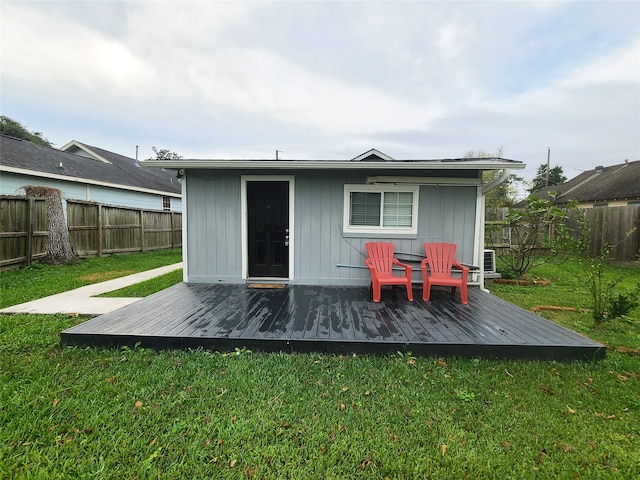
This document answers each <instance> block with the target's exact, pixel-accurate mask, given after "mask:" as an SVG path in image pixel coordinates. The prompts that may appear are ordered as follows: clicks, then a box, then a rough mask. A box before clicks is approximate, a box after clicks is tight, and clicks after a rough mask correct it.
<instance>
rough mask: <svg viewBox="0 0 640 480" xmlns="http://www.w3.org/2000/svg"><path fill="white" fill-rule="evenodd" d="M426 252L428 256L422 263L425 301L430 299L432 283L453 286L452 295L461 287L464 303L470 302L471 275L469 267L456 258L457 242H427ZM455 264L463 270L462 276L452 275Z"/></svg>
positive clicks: (423, 296) (423, 297) (425, 245)
mask: <svg viewBox="0 0 640 480" xmlns="http://www.w3.org/2000/svg"><path fill="white" fill-rule="evenodd" d="M424 253H425V254H426V256H427V258H425V259H424V260H423V261H422V263H420V269H421V270H422V281H423V284H422V299H423V300H424V301H425V302H427V301H429V297H430V296H431V286H432V285H444V286H449V287H451V294H452V295H453V294H455V293H456V287H460V296H461V297H462V303H463V304H465V305H466V304H468V303H469V299H468V295H467V277H468V276H469V268H468V267H465V266H463V265H462V264H461V263H460V262H457V261H456V260H455V255H456V244H455V243H425V244H424ZM427 265H428V266H429V272H427ZM453 266H456V267H458V268H459V269H460V270H462V276H461V277H460V278H458V277H453V276H452V274H451V269H452V267H453Z"/></svg>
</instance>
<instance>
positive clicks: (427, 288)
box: [422, 282, 431, 302]
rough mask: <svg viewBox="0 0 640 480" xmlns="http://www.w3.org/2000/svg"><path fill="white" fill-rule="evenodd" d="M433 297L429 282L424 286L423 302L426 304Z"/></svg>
mask: <svg viewBox="0 0 640 480" xmlns="http://www.w3.org/2000/svg"><path fill="white" fill-rule="evenodd" d="M430 296H431V285H429V283H428V282H425V283H424V284H423V285H422V300H424V301H425V302H428V301H429V297H430Z"/></svg>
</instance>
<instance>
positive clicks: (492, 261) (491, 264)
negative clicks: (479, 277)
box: [484, 250, 496, 273]
mask: <svg viewBox="0 0 640 480" xmlns="http://www.w3.org/2000/svg"><path fill="white" fill-rule="evenodd" d="M495 272H496V252H495V250H485V251H484V273H495Z"/></svg>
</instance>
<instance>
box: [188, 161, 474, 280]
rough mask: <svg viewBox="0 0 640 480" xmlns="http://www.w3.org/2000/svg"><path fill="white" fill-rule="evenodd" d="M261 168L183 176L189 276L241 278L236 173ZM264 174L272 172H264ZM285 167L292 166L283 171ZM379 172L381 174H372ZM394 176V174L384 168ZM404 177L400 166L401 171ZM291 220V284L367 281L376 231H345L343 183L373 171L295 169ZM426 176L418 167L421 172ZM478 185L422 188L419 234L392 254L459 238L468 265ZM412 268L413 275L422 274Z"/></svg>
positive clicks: (361, 180)
mask: <svg viewBox="0 0 640 480" xmlns="http://www.w3.org/2000/svg"><path fill="white" fill-rule="evenodd" d="M245 173H246V174H251V175H256V174H259V172H253V171H252V172H240V171H235V172H221V171H207V170H201V171H190V172H189V173H188V181H187V186H188V187H187V189H186V195H187V197H186V198H187V200H186V201H187V205H188V212H187V215H188V218H187V222H186V223H187V238H186V242H187V243H186V245H187V252H188V253H187V257H188V258H187V262H188V264H187V270H186V271H187V275H188V277H187V281H189V282H203V283H217V282H226V283H242V282H244V281H245V280H243V275H242V252H243V245H242V240H241V225H242V224H241V222H242V219H243V216H242V212H241V207H240V204H241V199H240V195H241V175H243V174H245ZM262 173H263V174H265V175H269V174H271V175H272V174H274V172H273V171H270V172H262ZM287 173H290V172H287ZM377 174H378V175H379V172H378V173H377ZM386 174H387V175H393V173H386ZM401 174H402V175H405V176H406V175H407V173H406V172H401ZM293 175H294V177H295V199H294V202H295V219H294V222H293V228H294V229H293V233H294V235H293V242H294V244H293V248H294V268H293V279H292V280H291V283H297V284H309V285H317V284H334V285H367V284H368V283H369V281H370V277H369V272H368V270H367V269H366V268H364V259H365V256H366V254H365V252H366V250H365V247H364V244H365V243H366V242H368V241H371V240H372V239H373V240H377V239H380V238H379V237H376V238H372V237H363V236H353V235H350V236H348V237H347V236H345V235H344V234H343V231H342V221H343V196H344V185H345V184H347V183H350V184H364V183H366V178H367V176H370V175H376V172H361V171H358V172H341V173H340V174H339V175H338V174H336V172H317V171H316V172H308V171H300V172H293ZM421 175H423V176H424V172H422V173H421ZM476 196H477V188H476V187H474V186H468V187H456V186H445V187H443V186H438V187H436V186H422V187H421V188H420V199H419V222H418V234H417V235H416V236H415V238H394V239H385V240H390V241H393V242H394V243H395V245H396V251H397V252H405V253H416V254H423V246H422V244H423V243H424V242H427V241H448V242H454V243H457V244H458V254H457V257H458V259H459V260H460V261H462V262H464V263H469V264H472V263H473V253H474V252H473V248H474V229H475V220H476ZM414 266H415V270H416V273H415V278H416V280H418V279H419V278H420V275H419V273H418V271H417V270H419V264H414Z"/></svg>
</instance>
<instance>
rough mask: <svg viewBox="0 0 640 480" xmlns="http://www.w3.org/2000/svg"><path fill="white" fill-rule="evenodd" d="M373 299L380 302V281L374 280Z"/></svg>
mask: <svg viewBox="0 0 640 480" xmlns="http://www.w3.org/2000/svg"><path fill="white" fill-rule="evenodd" d="M373 301H374V302H375V303H380V284H379V283H378V282H373Z"/></svg>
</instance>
